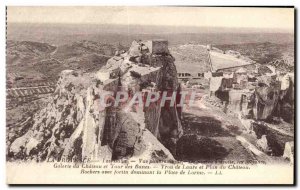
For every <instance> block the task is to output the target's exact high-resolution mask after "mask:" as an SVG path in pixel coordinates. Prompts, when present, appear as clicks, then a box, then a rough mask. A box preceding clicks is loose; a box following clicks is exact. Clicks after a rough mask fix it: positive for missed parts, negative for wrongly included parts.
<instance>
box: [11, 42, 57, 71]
mask: <svg viewBox="0 0 300 190" xmlns="http://www.w3.org/2000/svg"><path fill="white" fill-rule="evenodd" d="M55 49H56V47H55V46H51V45H49V44H47V43H39V42H31V41H11V40H9V41H7V47H6V50H7V51H6V52H7V54H6V55H7V64H8V65H14V64H18V63H29V62H31V63H32V62H33V61H34V60H38V59H43V58H46V57H47V56H49V54H50V53H51V52H53V51H54V50H55Z"/></svg>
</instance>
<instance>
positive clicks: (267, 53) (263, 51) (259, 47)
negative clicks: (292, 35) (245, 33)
mask: <svg viewBox="0 0 300 190" xmlns="http://www.w3.org/2000/svg"><path fill="white" fill-rule="evenodd" d="M215 46H216V47H217V48H219V49H221V50H223V51H228V50H234V51H238V52H240V54H241V55H243V56H247V57H249V58H250V59H252V60H254V61H256V62H258V63H261V64H267V63H270V62H273V61H275V60H276V59H281V58H282V57H283V56H285V57H286V58H285V59H289V60H290V62H294V61H293V60H294V44H293V43H282V44H277V43H270V42H263V43H244V44H238V45H237V44H223V45H215ZM289 64H294V63H289Z"/></svg>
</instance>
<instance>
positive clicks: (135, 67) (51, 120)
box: [8, 41, 182, 161]
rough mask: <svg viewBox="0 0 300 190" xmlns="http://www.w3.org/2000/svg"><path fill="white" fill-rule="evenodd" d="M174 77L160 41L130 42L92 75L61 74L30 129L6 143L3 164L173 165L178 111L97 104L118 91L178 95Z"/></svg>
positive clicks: (178, 133) (155, 106)
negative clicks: (128, 161) (125, 161)
mask: <svg viewBox="0 0 300 190" xmlns="http://www.w3.org/2000/svg"><path fill="white" fill-rule="evenodd" d="M161 43H162V45H161ZM149 44H150V45H149ZM176 73H177V72H176V68H175V65H174V58H173V57H172V56H171V55H170V54H169V52H168V49H167V47H166V44H165V42H164V41H162V42H159V43H154V42H133V43H132V46H131V48H130V49H129V51H128V52H117V53H116V55H115V56H114V57H112V58H111V59H109V60H108V62H107V65H106V66H105V67H104V68H102V69H100V70H99V71H98V72H96V73H94V74H87V73H80V72H76V71H73V70H65V71H63V72H62V73H61V76H60V79H59V81H58V83H57V87H56V90H55V92H54V93H53V95H52V96H51V97H50V98H49V99H48V104H47V106H46V107H45V108H43V109H42V110H40V111H39V112H37V113H36V114H35V115H34V116H33V117H32V119H31V120H30V121H31V125H32V127H29V129H28V131H27V132H26V133H25V134H24V135H22V136H20V137H18V138H16V139H12V140H11V142H10V143H11V144H10V146H9V147H8V159H10V160H13V159H16V160H36V161H44V160H48V159H55V160H61V159H73V160H77V161H80V160H83V159H103V158H105V159H112V160H116V159H122V158H139V157H142V158H146V159H171V160H172V159H174V158H173V156H172V154H171V153H173V154H175V153H176V142H177V140H178V139H179V138H180V136H181V135H182V128H181V121H180V116H179V115H180V112H179V109H178V108H176V107H171V106H164V107H161V106H160V105H159V104H152V105H151V106H149V107H145V106H140V105H136V104H133V105H131V104H129V105H128V104H126V103H125V105H124V104H122V105H118V106H103V104H102V102H103V99H102V98H103V97H104V96H103V95H104V94H107V93H110V94H111V95H112V100H107V101H106V103H107V102H110V101H112V103H113V102H114V101H115V98H116V96H117V94H118V92H120V91H122V92H124V93H127V94H130V95H134V94H138V93H143V94H145V93H149V92H163V91H167V92H177V93H178V92H179V88H178V81H177V77H176ZM170 152H171V153H170Z"/></svg>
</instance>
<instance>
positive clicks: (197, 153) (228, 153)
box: [177, 99, 269, 161]
mask: <svg viewBox="0 0 300 190" xmlns="http://www.w3.org/2000/svg"><path fill="white" fill-rule="evenodd" d="M183 129H184V134H185V135H184V136H183V138H182V139H181V140H180V141H179V143H178V152H177V155H178V158H177V159H180V160H184V161H199V160H200V161H201V160H205V161H209V160H211V161H213V160H243V161H255V160H260V161H268V160H269V157H268V156H267V155H266V154H265V153H263V152H261V151H260V150H258V149H257V148H256V147H255V146H254V145H253V144H252V143H250V142H249V141H248V140H246V139H247V138H244V137H243V136H244V135H242V133H243V132H244V131H245V128H244V127H243V125H242V123H241V122H240V121H239V119H238V118H235V117H233V116H230V115H226V114H225V113H224V112H222V110H218V109H216V108H214V107H213V106H211V105H209V104H207V103H205V102H204V100H203V99H201V100H198V101H196V102H195V103H194V104H193V106H191V107H190V108H189V109H187V110H185V111H184V112H183ZM188 147H190V148H188Z"/></svg>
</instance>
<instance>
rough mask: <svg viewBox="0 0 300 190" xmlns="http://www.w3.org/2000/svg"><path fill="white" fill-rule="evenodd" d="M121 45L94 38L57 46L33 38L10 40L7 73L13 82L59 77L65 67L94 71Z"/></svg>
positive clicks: (23, 82) (21, 83) (14, 84)
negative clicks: (28, 39)
mask: <svg viewBox="0 0 300 190" xmlns="http://www.w3.org/2000/svg"><path fill="white" fill-rule="evenodd" d="M116 49H117V47H116V46H113V45H109V44H103V43H97V42H93V41H86V40H83V41H76V42H73V43H70V44H64V45H60V46H57V47H56V46H53V45H50V44H48V43H39V42H31V41H12V40H9V41H7V49H6V52H7V62H6V65H7V74H8V75H7V77H8V80H10V81H11V84H13V86H22V85H23V84H26V83H27V82H31V83H32V82H33V83H34V81H40V80H46V81H47V80H51V81H53V80H54V81H55V80H57V78H58V76H59V74H60V72H61V71H62V70H65V69H73V70H81V71H84V72H94V71H97V70H99V69H100V68H101V67H102V66H103V65H105V63H106V61H107V60H108V59H109V58H110V57H111V56H112V55H113V54H114V52H115V51H116Z"/></svg>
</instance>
